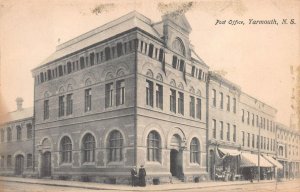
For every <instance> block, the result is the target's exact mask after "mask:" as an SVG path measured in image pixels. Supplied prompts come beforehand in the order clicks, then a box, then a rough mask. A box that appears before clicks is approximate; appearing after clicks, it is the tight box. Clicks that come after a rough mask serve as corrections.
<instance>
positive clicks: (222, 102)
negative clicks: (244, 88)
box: [220, 92, 224, 109]
mask: <svg viewBox="0 0 300 192" xmlns="http://www.w3.org/2000/svg"><path fill="white" fill-rule="evenodd" d="M223 107H224V98H223V93H222V92H220V109H223Z"/></svg>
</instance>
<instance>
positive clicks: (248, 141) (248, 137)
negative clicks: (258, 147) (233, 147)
mask: <svg viewBox="0 0 300 192" xmlns="http://www.w3.org/2000/svg"><path fill="white" fill-rule="evenodd" d="M247 146H248V147H250V133H248V134H247Z"/></svg>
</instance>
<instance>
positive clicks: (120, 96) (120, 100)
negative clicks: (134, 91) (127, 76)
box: [116, 80, 125, 106]
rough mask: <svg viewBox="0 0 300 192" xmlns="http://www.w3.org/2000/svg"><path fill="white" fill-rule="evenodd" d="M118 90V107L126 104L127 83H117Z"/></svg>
mask: <svg viewBox="0 0 300 192" xmlns="http://www.w3.org/2000/svg"><path fill="white" fill-rule="evenodd" d="M116 88H117V90H116V105H117V106H119V105H123V104H124V103H125V81H124V80H119V81H117V87H116Z"/></svg>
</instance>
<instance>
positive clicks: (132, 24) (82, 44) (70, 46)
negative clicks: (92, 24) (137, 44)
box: [37, 11, 160, 68]
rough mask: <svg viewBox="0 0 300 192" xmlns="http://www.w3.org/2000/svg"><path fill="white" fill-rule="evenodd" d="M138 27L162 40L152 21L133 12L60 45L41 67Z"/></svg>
mask: <svg viewBox="0 0 300 192" xmlns="http://www.w3.org/2000/svg"><path fill="white" fill-rule="evenodd" d="M136 27H138V28H141V29H142V30H144V31H145V32H147V33H149V34H151V35H153V36H154V37H156V38H158V39H160V35H159V34H158V32H157V31H156V30H155V29H154V28H153V27H152V22H151V20H150V19H148V18H147V17H145V16H143V15H142V14H140V13H138V12H136V11H133V12H130V13H128V14H127V15H124V16H122V17H120V18H118V19H116V20H114V21H111V22H109V23H107V24H104V25H102V26H100V27H98V28H96V29H93V30H91V31H89V32H87V33H84V34H82V35H80V36H78V37H76V38H74V39H71V40H69V41H67V42H65V43H63V44H60V45H58V46H57V47H56V51H55V52H54V53H53V54H51V55H50V56H49V57H48V58H47V59H46V60H45V61H43V62H42V63H41V65H40V66H39V67H41V66H44V65H46V64H48V63H51V62H53V61H56V60H58V59H60V58H62V57H64V56H67V55H69V54H72V53H74V52H76V51H79V50H81V49H84V48H86V47H89V46H91V45H93V44H96V43H98V42H101V41H104V40H106V39H108V38H110V37H113V36H115V35H118V34H120V33H122V32H124V31H128V30H130V29H133V28H136ZM39 67H37V68H39Z"/></svg>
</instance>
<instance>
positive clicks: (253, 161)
mask: <svg viewBox="0 0 300 192" xmlns="http://www.w3.org/2000/svg"><path fill="white" fill-rule="evenodd" d="M240 167H258V155H257V154H251V153H242V154H241V165H240ZM260 167H273V165H272V164H271V163H269V161H267V160H266V159H265V158H263V157H262V156H260Z"/></svg>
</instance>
